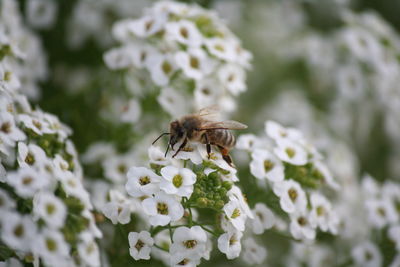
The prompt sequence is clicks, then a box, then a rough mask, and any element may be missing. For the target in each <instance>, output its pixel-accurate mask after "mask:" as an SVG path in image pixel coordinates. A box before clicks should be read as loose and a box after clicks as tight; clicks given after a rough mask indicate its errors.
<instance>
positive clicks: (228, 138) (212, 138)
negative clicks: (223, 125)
mask: <svg viewBox="0 0 400 267" xmlns="http://www.w3.org/2000/svg"><path fill="white" fill-rule="evenodd" d="M206 134H207V137H208V141H209V142H210V143H211V144H212V145H216V146H221V147H225V148H231V147H234V146H235V144H236V140H235V137H234V136H233V134H232V133H231V132H230V131H229V130H225V129H217V130H209V131H207V133H206Z"/></svg>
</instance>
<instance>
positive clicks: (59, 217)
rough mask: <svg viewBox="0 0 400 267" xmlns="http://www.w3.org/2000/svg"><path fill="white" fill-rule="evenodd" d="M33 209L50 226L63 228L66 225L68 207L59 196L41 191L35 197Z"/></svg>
mask: <svg viewBox="0 0 400 267" xmlns="http://www.w3.org/2000/svg"><path fill="white" fill-rule="evenodd" d="M33 211H34V213H35V214H36V215H37V216H39V217H40V218H41V219H43V220H44V221H45V222H46V224H47V226H49V227H50V228H61V227H62V226H64V222H65V218H66V216H67V208H66V206H65V204H64V203H63V202H62V201H61V200H60V199H59V198H58V197H56V196H54V195H53V194H51V193H47V192H40V193H38V194H36V195H35V197H34V199H33Z"/></svg>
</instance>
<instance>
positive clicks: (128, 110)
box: [119, 98, 142, 123]
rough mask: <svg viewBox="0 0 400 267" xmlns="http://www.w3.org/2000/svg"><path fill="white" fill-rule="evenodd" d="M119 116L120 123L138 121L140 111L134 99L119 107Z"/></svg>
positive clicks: (137, 102)
mask: <svg viewBox="0 0 400 267" xmlns="http://www.w3.org/2000/svg"><path fill="white" fill-rule="evenodd" d="M119 111H120V113H119V115H120V118H121V121H122V122H127V123H136V122H138V121H139V119H140V116H141V113H142V110H141V107H140V103H139V101H138V100H136V99H135V98H131V99H129V100H128V102H126V103H125V104H124V105H122V107H119Z"/></svg>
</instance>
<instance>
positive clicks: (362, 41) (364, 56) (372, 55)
mask: <svg viewBox="0 0 400 267" xmlns="http://www.w3.org/2000/svg"><path fill="white" fill-rule="evenodd" d="M341 38H342V41H343V42H344V43H345V45H346V46H347V48H348V49H349V50H350V51H351V54H352V55H354V56H356V57H357V58H359V59H361V60H365V61H367V62H371V61H372V62H373V61H374V60H376V59H377V58H378V57H379V56H380V55H381V53H382V50H381V46H380V44H379V40H377V38H376V37H375V36H374V35H373V34H372V33H371V32H369V31H367V30H364V29H361V28H356V27H352V28H350V27H348V28H345V30H343V31H342V32H341Z"/></svg>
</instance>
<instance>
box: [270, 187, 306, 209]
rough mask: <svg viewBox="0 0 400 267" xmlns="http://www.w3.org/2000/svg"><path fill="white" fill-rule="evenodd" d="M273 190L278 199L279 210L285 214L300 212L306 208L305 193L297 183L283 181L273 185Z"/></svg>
mask: <svg viewBox="0 0 400 267" xmlns="http://www.w3.org/2000/svg"><path fill="white" fill-rule="evenodd" d="M273 190H274V192H275V194H276V195H277V196H279V197H280V201H279V203H280V205H281V208H282V209H283V210H284V211H286V212H287V213H294V212H296V211H299V212H301V211H304V210H305V209H306V208H307V198H306V193H305V192H304V191H303V189H302V188H301V186H300V184H299V183H298V182H296V181H293V180H284V181H282V182H280V183H275V184H274V188H273Z"/></svg>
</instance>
